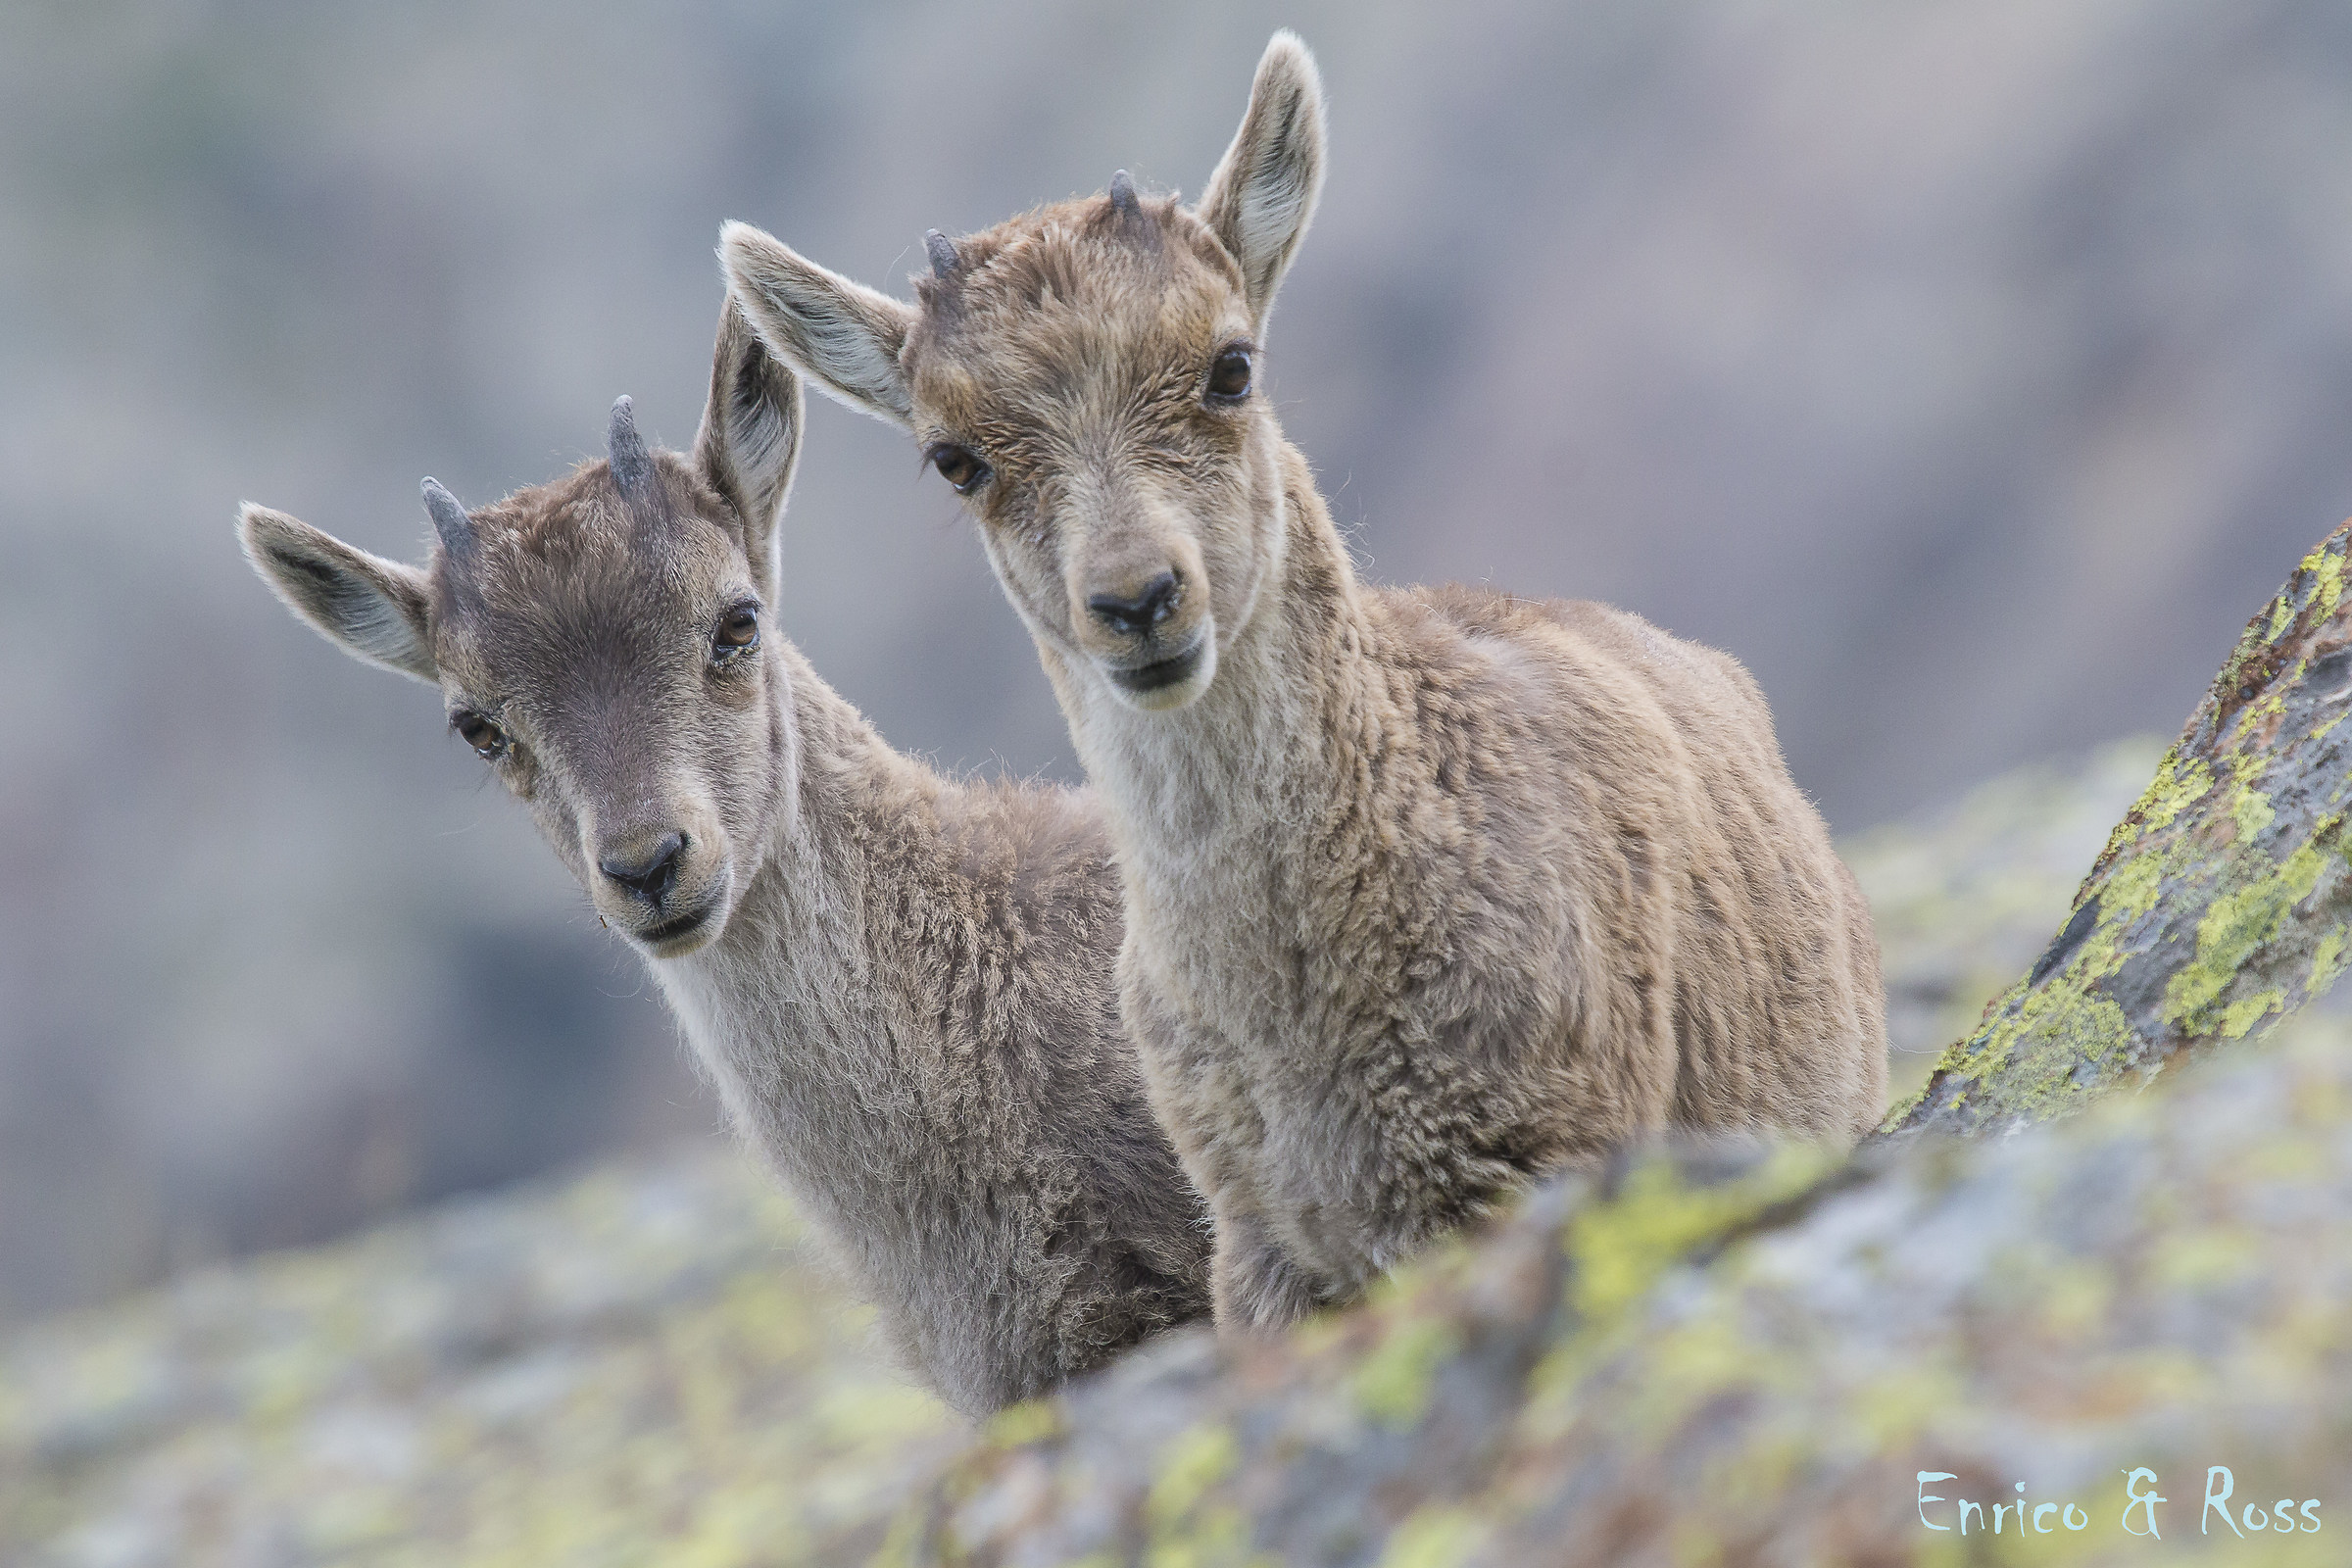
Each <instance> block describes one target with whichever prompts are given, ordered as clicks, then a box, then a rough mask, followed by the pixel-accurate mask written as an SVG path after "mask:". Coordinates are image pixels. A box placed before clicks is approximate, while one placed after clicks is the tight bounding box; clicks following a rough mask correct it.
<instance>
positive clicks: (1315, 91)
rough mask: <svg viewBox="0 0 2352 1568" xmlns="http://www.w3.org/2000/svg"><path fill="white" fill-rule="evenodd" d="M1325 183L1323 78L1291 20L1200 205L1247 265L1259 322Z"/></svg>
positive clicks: (1264, 61)
mask: <svg viewBox="0 0 2352 1568" xmlns="http://www.w3.org/2000/svg"><path fill="white" fill-rule="evenodd" d="M1322 188H1323V78H1322V76H1321V75H1320V74H1319V73H1317V72H1316V70H1315V57H1314V56H1313V55H1310V54H1308V53H1307V52H1306V45H1305V44H1303V43H1300V42H1299V35H1298V34H1297V33H1295V32H1292V31H1291V30H1289V29H1288V28H1285V29H1283V30H1282V31H1280V32H1278V33H1276V34H1275V35H1274V37H1273V39H1272V41H1271V42H1269V43H1268V44H1267V45H1266V52H1265V54H1264V55H1263V56H1262V57H1260V58H1259V60H1258V62H1257V79H1256V80H1255V81H1254V82H1252V83H1251V84H1250V112H1249V113H1248V114H1246V115H1244V116H1243V117H1242V128H1241V129H1240V130H1238V131H1236V132H1234V137H1233V145H1232V146H1231V147H1228V148H1226V149H1225V156H1224V158H1223V159H1222V160H1221V161H1220V162H1219V163H1218V165H1217V172H1215V173H1213V174H1211V175H1209V176H1208V187H1207V188H1206V189H1205V190H1203V191H1202V192H1201V200H1200V203H1199V205H1197V206H1196V207H1194V209H1193V212H1194V214H1195V216H1197V217H1198V218H1199V219H1200V220H1201V221H1202V222H1204V223H1206V224H1207V225H1208V226H1209V229H1210V231H1211V232H1212V233H1214V234H1215V235H1216V236H1217V238H1218V239H1220V240H1222V241H1224V243H1225V248H1226V249H1227V250H1229V251H1231V252H1232V253H1233V259H1234V260H1235V261H1237V262H1239V263H1241V265H1242V279H1243V282H1244V284H1245V285H1246V286H1247V288H1248V290H1249V295H1250V315H1251V316H1252V317H1254V318H1256V319H1257V322H1258V325H1259V326H1260V327H1261V328H1262V327H1263V326H1264V324H1265V319H1266V313H1267V311H1268V310H1270V309H1271V308H1272V306H1273V304H1274V291H1275V289H1277V288H1278V287H1280V286H1281V284H1282V274H1283V272H1284V270H1287V269H1288V268H1289V267H1290V265H1291V257H1292V256H1293V255H1295V254H1296V253H1297V252H1298V249H1299V240H1300V239H1302V238H1304V237H1305V235H1306V225H1307V223H1308V221H1310V220H1312V219H1313V218H1314V216H1315V198H1316V196H1317V195H1318V194H1319V193H1320V192H1321V191H1322Z"/></svg>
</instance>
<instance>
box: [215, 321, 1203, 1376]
mask: <svg viewBox="0 0 2352 1568" xmlns="http://www.w3.org/2000/svg"><path fill="white" fill-rule="evenodd" d="M801 413H802V409H801V394H800V388H799V384H798V382H797V380H796V379H795V378H794V377H793V375H792V374H791V373H790V371H788V370H787V369H786V368H784V367H783V366H781V365H779V364H778V363H777V362H776V361H775V360H774V359H772V358H771V357H770V356H769V355H768V354H767V353H766V352H765V351H764V349H763V348H762V347H761V345H760V340H759V338H758V337H757V336H755V335H754V334H753V333H752V332H751V331H750V330H749V329H748V327H747V326H746V325H745V324H744V321H743V319H742V318H741V316H740V315H739V314H738V313H737V312H736V310H735V309H734V308H733V307H732V306H731V305H730V306H729V308H728V310H727V312H726V314H725V316H724V317H723V318H722V320H721V323H720V328H719V335H718V346H717V353H716V358H715V363H714V365H713V367H712V371H711V398H710V403H709V406H708V408H707V409H706V411H705V413H704V415H703V423H702V429H701V432H700V433H699V434H698V435H697V436H696V437H695V443H694V452H693V454H692V455H691V456H690V457H689V456H680V455H678V454H675V453H671V452H660V451H654V450H651V449H649V448H648V447H647V445H646V444H645V442H644V441H643V440H642V438H640V436H639V435H638V433H637V429H636V426H635V424H634V422H633V421H632V418H631V416H630V410H629V401H628V399H626V398H623V399H621V400H620V402H619V403H618V404H616V405H615V406H614V408H613V421H612V430H611V438H610V451H611V458H610V461H609V462H598V463H588V464H584V465H582V466H580V467H579V468H578V469H577V470H575V471H574V472H573V473H572V474H570V475H569V476H568V477H567V478H564V479H560V480H558V481H556V482H554V483H552V484H546V485H541V486H537V487H535V488H532V489H527V490H522V491H519V492H517V493H516V494H515V495H513V496H510V497H508V498H507V499H506V500H505V501H503V502H501V503H499V504H498V505H496V506H493V507H486V508H483V509H481V510H480V511H477V512H475V513H473V514H471V515H468V514H467V513H466V511H465V509H464V508H462V507H460V506H459V504H458V503H457V501H456V500H454V499H453V498H452V497H451V496H450V494H449V492H448V491H446V490H444V489H442V488H441V487H440V486H439V485H437V484H435V483H434V482H433V481H432V480H430V479H427V480H425V481H424V493H425V504H426V507H427V509H428V510H429V511H430V513H431V515H432V520H433V524H434V527H435V530H436V532H437V533H438V536H439V542H438V548H437V549H436V550H435V551H434V552H433V557H432V561H431V564H429V565H427V566H426V567H424V568H423V569H421V570H419V569H417V568H416V567H413V566H407V565H401V564H396V563H393V562H389V561H384V560H380V559H378V558H376V557H374V556H371V555H368V554H367V553H365V552H363V551H360V550H356V549H354V548H353V547H351V546H349V545H346V544H343V543H341V542H340V541H338V540H335V539H332V538H330V537H328V536H327V535H326V534H323V533H321V532H319V530H318V529H316V528H312V527H309V526H307V525H306V524H304V523H301V522H298V521H296V520H295V519H294V518H292V517H289V516H287V515H284V514H282V513H276V512H270V511H267V510H265V509H263V508H261V507H255V506H248V507H246V508H245V510H244V514H243V517H242V522H241V533H242V536H243V539H244V544H245V550H246V554H247V555H248V556H249V557H250V558H251V560H252V562H253V564H254V566H255V568H256V569H257V570H259V571H260V572H261V574H262V576H263V578H264V579H265V580H267V581H268V582H269V584H270V586H271V587H272V588H274V589H275V590H276V591H277V593H278V595H279V596H280V597H281V598H283V599H284V600H285V602H286V604H287V605H288V606H289V607H291V608H292V609H293V611H294V613H296V614H297V615H299V616H301V617H302V618H303V619H304V620H307V621H309V622H310V623H311V624H312V625H313V626H315V627H317V628H318V629H319V631H321V632H323V633H325V634H326V636H327V637H328V638H330V639H332V640H333V641H335V642H336V643H339V644H341V645H342V646H343V648H344V649H346V650H347V651H349V652H350V653H353V654H355V655H357V656H359V657H360V658H361V659H364V660H367V661H368V662H372V663H377V664H382V665H385V666H387V667H389V668H392V669H396V670H399V671H400V672H402V673H403V674H407V675H413V676H415V677H417V679H419V680H424V681H429V682H432V683H435V684H437V685H438V686H439V687H440V688H441V691H442V694H443V697H444V699H445V701H446V703H447V705H448V708H449V714H450V722H451V724H452V725H453V726H454V727H455V728H456V729H457V731H458V733H459V734H460V735H461V736H462V737H464V739H465V741H466V744H467V745H469V746H471V747H472V748H473V749H474V750H475V751H476V752H478V753H480V754H481V756H482V758H483V759H484V760H486V761H487V762H488V763H489V765H490V767H491V769H492V770H493V771H494V772H495V773H496V775H497V777H498V778H499V780H500V781H501V782H502V783H504V784H505V785H506V786H507V788H508V789H509V790H511V791H512V792H513V793H514V794H515V796H517V797H518V798H520V799H521V800H522V801H523V802H524V803H525V804H526V805H527V806H528V807H529V808H530V809H531V813H532V815H533V816H534V817H536V818H537V820H538V823H539V828H540V831H541V832H542V833H544V834H545V835H546V837H547V840H548V843H549V844H550V845H552V846H553V847H554V849H555V851H556V854H557V855H558V856H559V857H560V858H562V859H563V860H564V864H566V865H568V866H569V867H570V868H571V871H572V874H573V875H574V876H576V877H578V878H579V880H580V884H581V886H582V887H583V888H585V889H586V890H587V893H588V897H589V899H590V901H591V902H592V903H593V904H594V906H595V907H596V910H597V912H598V913H599V914H601V915H602V916H603V917H604V918H605V920H606V921H607V922H608V923H609V924H610V925H611V926H612V927H613V929H614V930H616V931H618V932H620V933H621V934H622V935H624V936H625V937H627V938H628V939H629V941H630V942H631V943H632V944H633V945H635V946H636V947H637V948H638V949H639V951H640V952H642V953H643V954H644V955H645V956H646V958H647V959H648V962H649V965H650V967H651V969H652V971H653V973H654V976H655V978H656V979H657V980H659V981H660V983H661V985H662V991H663V992H664V994H665V995H666V996H667V997H668V999H669V1003H670V1005H671V1006H672V1007H673V1008H674V1009H675V1010H676V1012H677V1015H678V1018H679V1020H680V1021H681V1023H682V1024H683V1025H684V1028H685V1033H686V1035H687V1038H688V1039H689V1040H690V1041H691V1042H692V1043H693V1046H694V1050H695V1052H696V1054H697V1055H698V1056H699V1057H700V1059H701V1061H702V1064H703V1066H704V1067H705V1069H706V1070H707V1071H708V1072H709V1074H710V1077H711V1081H712V1082H713V1083H714V1084H715V1085H716V1086H717V1089H718V1093H719V1096H720V1098H721V1100H722V1101H723V1102H724V1103H725V1105H726V1109H727V1111H728V1113H729V1116H730V1118H731V1119H732V1120H733V1122H734V1123H735V1125H736V1126H737V1127H738V1128H739V1129H741V1130H742V1131H743V1132H744V1133H745V1134H746V1135H748V1137H749V1139H750V1141H751V1142H752V1143H754V1144H755V1145H757V1146H758V1147H759V1149H760V1151H761V1152H763V1153H764V1154H765V1155H766V1157H767V1159H768V1160H769V1161H770V1162H771V1164H772V1165H773V1167H774V1168H775V1170H776V1171H777V1173H778V1174H779V1175H780V1176H781V1177H782V1179H783V1181H784V1182H785V1184H786V1185H787V1186H788V1187H789V1188H790V1189H791V1190H792V1191H793V1193H794V1194H795V1195H796V1197H797V1198H798V1199H799V1200H800V1201H801V1202H802V1203H803V1204H804V1205H805V1206H806V1207H807V1209H808V1210H809V1212H810V1214H811V1215H812V1216H813V1217H814V1218H815V1219H816V1220H817V1221H818V1222H819V1224H820V1225H821V1226H822V1227H823V1228H824V1229H825V1230H826V1231H827V1232H829V1233H830V1234H831V1236H832V1237H833V1238H834V1239H835V1241H836V1242H837V1243H838V1244H839V1247H840V1250H841V1251H842V1252H843V1253H844V1254H845V1255H846V1258H847V1260H848V1261H849V1263H850V1264H851V1266H852V1267H853V1269H854V1270H855V1272H856V1274H857V1275H858V1278H859V1279H860V1281H861V1282H862V1284H863V1286H864V1287H865V1289H866V1290H867V1291H868V1292H869V1293H870V1294H871V1295H872V1296H873V1298H874V1299H876V1300H877V1301H878V1302H879V1303H880V1305H881V1309H882V1316H883V1320H884V1323H885V1325H886V1327H887V1328H888V1330H889V1332H890V1334H891V1336H892V1338H893V1339H894V1340H895V1341H896V1342H897V1344H898V1346H899V1348H900V1350H901V1352H902V1353H903V1354H904V1355H905V1356H906V1358H907V1360H908V1361H909V1362H910V1363H911V1365H912V1366H913V1368H914V1369H915V1370H916V1371H917V1372H918V1373H919V1374H920V1375H921V1376H922V1377H924V1378H925V1379H927V1380H928V1381H929V1382H930V1384H931V1385H932V1386H933V1387H934V1388H936V1389H937V1390H938V1391H939V1392H940V1393H941V1394H942V1395H943V1396H944V1397H946V1398H947V1399H948V1400H949V1401H950V1402H952V1403H954V1404H956V1406H958V1407H959V1408H961V1409H963V1410H965V1411H967V1412H972V1413H979V1412H983V1411H987V1410H991V1409H994V1408H996V1407H997V1406H999V1405H1002V1404H1005V1403H1006V1402H1008V1401H1011V1400H1014V1399H1019V1398H1024V1397H1029V1396H1031V1395H1035V1394H1038V1393H1040V1392H1043V1391H1044V1390H1047V1389H1049V1388H1051V1387H1053V1386H1054V1384H1055V1383H1057V1382H1059V1381H1060V1380H1061V1379H1063V1378H1065V1377H1067V1376H1069V1375H1070V1374H1072V1373H1074V1372H1078V1371H1081V1370H1083V1369H1085V1368H1087V1367H1089V1366H1093V1365H1095V1364H1097V1363H1099V1362H1101V1361H1102V1360H1103V1359H1104V1358H1105V1357H1107V1356H1109V1355H1110V1354H1112V1353H1113V1352H1115V1351H1117V1350H1119V1349H1121V1348H1125V1347H1127V1346H1130V1345H1132V1344H1134V1343H1135V1342H1136V1341H1138V1340H1140V1339H1142V1338H1143V1337H1144V1336H1146V1335H1148V1334H1151V1333H1152V1332H1153V1331H1155V1330H1158V1329H1162V1328H1166V1327H1168V1326H1169V1325H1171V1324H1175V1323H1180V1322H1183V1321H1185V1320H1186V1319H1188V1318H1192V1317H1196V1316H1199V1315H1201V1313H1203V1312H1205V1311H1206V1310H1207V1307H1208V1256H1207V1254H1208V1227H1207V1218H1206V1215H1205V1213H1204V1212H1203V1210H1202V1208H1201V1201H1200V1199H1199V1197H1198V1195H1197V1194H1196V1193H1195V1192H1194V1190H1193V1189H1192V1187H1191V1186H1190V1184H1189V1183H1188V1182H1187V1181H1186V1179H1185V1176H1184V1173H1183V1171H1182V1170H1181V1169H1180V1168H1179V1166H1178V1164H1177V1161H1176V1158H1175V1156H1174V1154H1173V1153H1172V1152H1171V1151H1170V1150H1169V1148H1168V1146H1167V1143H1166V1141H1165V1139H1164V1138H1163V1136H1162V1135H1161V1133H1160V1131H1159V1129H1158V1128H1157V1127H1156V1126H1155V1125H1154V1124H1153V1122H1152V1115H1151V1111H1150V1108H1149V1106H1148V1104H1147V1102H1146V1097H1145V1090H1144V1084H1143V1079H1142V1076H1141V1074H1140V1072H1139V1070H1138V1067H1137V1062H1136V1053H1135V1048H1134V1047H1133V1045H1132V1044H1131V1043H1130V1042H1129V1041H1128V1039H1127V1038H1126V1036H1125V1035H1124V1034H1123V1033H1122V1032H1121V1029H1120V1027H1119V1018H1118V1000H1117V992H1116V988H1115V983H1114V981H1113V978H1112V965H1113V961H1114V956H1115V954H1116V952H1117V950H1118V943H1119V893H1118V888H1117V885H1116V874H1115V872H1114V871H1113V869H1112V866H1111V861H1110V853H1109V846H1108V843H1107V841H1106V839H1105V837H1104V834H1103V827H1102V824H1101V821H1100V815H1099V809H1098V808H1097V806H1096V804H1095V802H1094V801H1093V800H1092V799H1091V798H1090V797H1088V796H1087V795H1085V794H1082V793H1073V792H1069V791H1063V790H1057V789H1049V788H1040V787H1027V786H1011V785H989V784H967V783H957V782H954V781H951V780H949V779H945V778H942V777H941V776H939V775H938V774H936V773H934V772H932V771H931V770H930V769H928V768H926V767H924V766H923V765H922V764H920V763H918V762H915V761H913V760H909V759H908V758H906V757H903V756H901V755H900V754H899V753H897V752H894V751H892V750H891V749H890V748H889V747H888V746H886V745H884V744H883V742H882V740H881V739H880V737H878V736H877V735H875V733H874V732H873V731H872V729H870V728H869V727H868V726H867V725H866V723H865V721H864V720H863V719H862V718H861V717H860V716H859V715H858V712H857V711H856V710H855V709H853V708H851V707H850V705H849V704H848V703H846V702H844V701H843V700H842V699H841V698H840V697H838V696H836V695H835V694H834V692H833V691H832V690H831V689H830V688H829V687H827V686H826V685H825V683H824V682H823V681H821V680H819V679H817V677H816V674H815V672H814V671H813V670H811V669H810V668H809V664H808V662H806V661H805V660H803V659H802V657H801V655H800V653H799V652H798V651H797V650H796V649H794V647H793V646H792V644H791V643H789V642H788V641H786V640H785V639H784V638H783V637H781V636H779V635H777V634H776V633H775V632H774V631H772V630H771V629H770V628H769V626H768V624H767V621H768V618H769V617H768V609H767V607H768V606H769V605H770V604H772V603H773V601H774V596H775V591H776V569H775V540H774V535H775V527H776V521H777V516H778V514H779V513H780V511H781V509H782V507H783V505H784V497H785V492H786V490H787V489H788V488H789V486H790V484H791V480H792V471H793V466H794V463H795V460H796V459H797V457H798V456H799V448H800V431H801Z"/></svg>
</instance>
